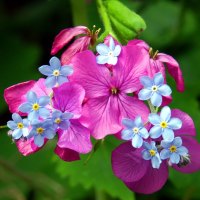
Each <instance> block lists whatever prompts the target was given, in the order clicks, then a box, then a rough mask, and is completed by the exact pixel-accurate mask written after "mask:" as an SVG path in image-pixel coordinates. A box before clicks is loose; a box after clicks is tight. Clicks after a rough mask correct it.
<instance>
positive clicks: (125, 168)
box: [112, 109, 200, 194]
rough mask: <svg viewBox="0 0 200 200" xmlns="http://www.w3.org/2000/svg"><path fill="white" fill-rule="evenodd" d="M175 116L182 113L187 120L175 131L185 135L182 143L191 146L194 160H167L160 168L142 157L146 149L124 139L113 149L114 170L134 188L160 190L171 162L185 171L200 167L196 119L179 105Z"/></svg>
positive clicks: (135, 190) (188, 147)
mask: <svg viewBox="0 0 200 200" xmlns="http://www.w3.org/2000/svg"><path fill="white" fill-rule="evenodd" d="M172 116H173V117H179V118H180V119H181V121H182V122H183V126H182V127H181V129H179V130H176V131H175V135H176V136H180V137H181V138H182V142H183V144H182V145H183V146H185V147H186V148H187V149H188V152H189V155H190V162H189V160H184V159H183V160H181V161H180V162H179V164H178V165H177V164H173V165H172V164H171V163H170V162H169V161H166V160H163V161H162V163H161V165H160V168H159V169H154V168H152V166H151V163H150V161H147V160H144V159H143V158H142V156H141V151H142V149H135V148H133V147H132V145H131V142H126V143H123V144H121V145H120V146H119V147H117V148H116V149H115V150H114V151H113V152H112V168H113V172H114V174H115V175H116V176H117V177H118V178H119V179H121V180H122V181H123V182H124V183H125V185H126V186H127V187H128V188H129V189H131V190H132V191H134V192H138V193H143V194H150V193H154V192H156V191H158V190H160V189H161V188H162V187H163V186H164V184H165V183H166V181H167V179H168V163H169V164H170V165H171V166H172V167H173V168H174V169H175V170H177V171H180V172H182V173H192V172H195V171H198V170H199V169H200V154H199V151H200V144H199V143H198V142H197V141H196V140H195V139H194V138H193V137H192V136H195V134H196V133H195V128H194V123H193V121H192V119H191V118H190V117H189V116H188V115H187V114H186V113H184V112H182V111H180V110H178V109H175V110H172Z"/></svg>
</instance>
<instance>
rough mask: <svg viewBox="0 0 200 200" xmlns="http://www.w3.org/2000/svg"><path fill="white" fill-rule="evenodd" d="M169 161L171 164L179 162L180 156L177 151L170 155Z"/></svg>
mask: <svg viewBox="0 0 200 200" xmlns="http://www.w3.org/2000/svg"><path fill="white" fill-rule="evenodd" d="M170 161H171V163H173V164H178V163H179V162H180V156H179V155H178V154H177V153H172V154H171V156H170Z"/></svg>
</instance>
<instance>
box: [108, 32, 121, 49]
mask: <svg viewBox="0 0 200 200" xmlns="http://www.w3.org/2000/svg"><path fill="white" fill-rule="evenodd" d="M111 37H112V36H111V35H107V36H106V37H105V39H104V44H106V45H107V46H109V43H110V38H111ZM112 38H113V37H112ZM113 40H114V43H115V45H120V46H121V44H120V43H119V42H118V41H117V40H116V39H115V38H113Z"/></svg>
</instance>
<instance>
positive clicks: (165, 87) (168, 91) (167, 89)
mask: <svg viewBox="0 0 200 200" xmlns="http://www.w3.org/2000/svg"><path fill="white" fill-rule="evenodd" d="M158 92H159V94H161V95H162V96H169V95H170V94H171V93H172V90H171V88H170V87H169V86H168V85H166V84H164V85H162V86H160V87H159V88H158Z"/></svg>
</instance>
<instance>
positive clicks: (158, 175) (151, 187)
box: [125, 161, 168, 194]
mask: <svg viewBox="0 0 200 200" xmlns="http://www.w3.org/2000/svg"><path fill="white" fill-rule="evenodd" d="M144 162H149V161H144ZM149 163H150V162H149ZM167 179H168V166H167V164H166V162H162V164H161V165H160V168H159V169H154V168H152V166H151V165H148V169H147V170H146V174H145V175H144V176H143V177H142V178H141V179H140V180H138V181H136V182H125V184H126V186H127V187H128V188H129V189H130V190H132V191H134V192H137V193H142V194H152V193H154V192H157V191H158V190H160V189H161V188H162V187H163V186H164V185H165V183H166V181H167Z"/></svg>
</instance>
